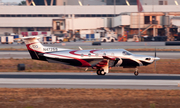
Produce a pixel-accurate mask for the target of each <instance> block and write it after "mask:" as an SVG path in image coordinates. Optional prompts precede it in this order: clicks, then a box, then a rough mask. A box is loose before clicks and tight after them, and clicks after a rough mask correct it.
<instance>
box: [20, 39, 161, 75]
mask: <svg viewBox="0 0 180 108" xmlns="http://www.w3.org/2000/svg"><path fill="white" fill-rule="evenodd" d="M38 38H39V37H37V36H33V37H24V38H23V40H24V42H25V44H26V46H27V49H28V51H29V53H30V55H31V57H32V59H36V60H42V61H48V62H50V63H62V64H66V65H71V66H78V67H87V68H88V67H91V68H93V69H96V70H97V75H105V74H107V73H108V72H109V68H110V67H123V68H136V69H135V72H134V75H138V69H137V67H139V66H147V65H149V64H152V63H153V62H154V61H157V60H159V59H160V58H158V57H156V56H155V57H153V56H146V55H135V54H132V53H130V52H128V51H126V50H124V49H102V50H82V49H81V48H80V50H72V49H63V48H56V47H46V46H43V45H42V44H41V43H40V42H39V41H38ZM155 55H156V52H155Z"/></svg>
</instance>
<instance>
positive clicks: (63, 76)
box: [0, 72, 180, 90]
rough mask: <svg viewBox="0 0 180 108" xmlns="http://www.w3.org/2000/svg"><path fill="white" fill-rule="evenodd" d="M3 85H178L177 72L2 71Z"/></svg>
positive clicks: (141, 87)
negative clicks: (97, 73)
mask: <svg viewBox="0 0 180 108" xmlns="http://www.w3.org/2000/svg"><path fill="white" fill-rule="evenodd" d="M0 87H1V88H105V89H107V88H114V89H117V88H118V89H168V90H171V89H178V90H180V75H177V74H140V75H139V76H134V75H133V73H132V74H131V73H130V74H119V73H109V74H107V75H106V76H97V75H96V74H95V73H35V72H34V73H25V72H9V73H4V72H1V73H0Z"/></svg>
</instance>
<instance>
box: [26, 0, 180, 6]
mask: <svg viewBox="0 0 180 108" xmlns="http://www.w3.org/2000/svg"><path fill="white" fill-rule="evenodd" d="M26 1H27V2H28V3H27V4H29V2H31V1H32V0H26ZM33 1H34V3H35V4H36V5H79V2H81V3H82V5H127V1H128V3H129V4H130V5H137V3H136V0H127V1H126V0H33ZM140 1H141V3H142V4H143V5H175V4H176V3H180V0H140Z"/></svg>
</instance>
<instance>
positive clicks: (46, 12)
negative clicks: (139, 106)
mask: <svg viewBox="0 0 180 108" xmlns="http://www.w3.org/2000/svg"><path fill="white" fill-rule="evenodd" d="M33 1H34V3H35V4H36V6H32V5H29V6H1V10H0V34H4V32H9V33H15V34H21V33H22V32H27V31H47V32H49V33H53V34H58V33H61V32H67V31H76V30H78V31H83V30H89V31H91V30H92V31H94V30H97V29H100V30H115V32H116V33H117V34H122V35H123V34H124V32H127V33H128V34H129V35H133V34H137V32H138V28H139V27H140V28H141V32H142V34H143V35H151V36H157V35H161V36H164V35H168V33H167V29H170V30H169V31H174V29H175V31H176V32H177V30H178V25H174V24H173V23H171V22H174V21H172V20H176V24H177V20H178V18H174V17H175V16H179V15H180V12H178V8H180V7H179V6H178V5H175V3H174V4H173V5H166V3H165V4H164V5H160V4H158V3H160V1H163V3H164V1H167V3H168V4H169V3H171V2H169V0H159V2H157V5H151V4H150V3H149V2H148V0H143V1H142V2H143V4H144V5H143V8H144V12H142V13H140V14H139V13H137V6H136V5H130V6H127V5H123V4H122V5H108V3H109V2H108V0H96V2H97V3H101V2H102V3H104V4H103V5H91V4H90V5H83V6H80V5H79V4H78V2H76V3H77V5H76V4H75V2H71V3H72V5H73V6H72V5H70V2H68V1H71V0H33ZM44 1H46V2H47V3H44ZM65 1H66V2H65ZM73 1H76V0H73ZM77 1H78V0H77ZM81 1H82V3H87V2H88V1H92V0H87V1H86V0H81ZM111 1H112V0H111ZM131 1H132V3H133V0H131ZM27 2H29V1H27ZM64 2H65V3H64ZM116 2H118V0H116ZM177 2H178V0H177ZM43 3H44V4H43ZM73 3H74V4H73ZM89 3H90V2H89ZM145 3H146V4H147V5H145ZM179 3H180V2H179ZM117 4H118V3H117ZM149 4H150V5H149ZM27 5H28V4H27ZM39 5H40V6H39ZM44 5H45V6H44ZM46 5H48V6H46ZM51 5H52V6H51ZM139 16H140V17H139Z"/></svg>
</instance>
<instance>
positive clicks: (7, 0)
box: [2, 0, 24, 3]
mask: <svg viewBox="0 0 180 108" xmlns="http://www.w3.org/2000/svg"><path fill="white" fill-rule="evenodd" d="M21 1H24V0H2V2H17V3H20V2H21Z"/></svg>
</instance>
